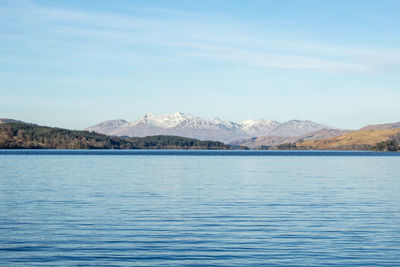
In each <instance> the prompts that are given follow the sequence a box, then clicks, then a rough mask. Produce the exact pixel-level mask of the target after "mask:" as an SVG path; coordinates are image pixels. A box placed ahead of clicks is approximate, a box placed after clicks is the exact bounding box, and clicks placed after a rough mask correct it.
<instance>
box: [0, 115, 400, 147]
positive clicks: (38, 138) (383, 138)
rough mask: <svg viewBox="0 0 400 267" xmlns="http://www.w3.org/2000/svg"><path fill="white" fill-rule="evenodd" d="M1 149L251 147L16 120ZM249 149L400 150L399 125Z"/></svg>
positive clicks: (1, 128) (2, 129) (5, 130)
mask: <svg viewBox="0 0 400 267" xmlns="http://www.w3.org/2000/svg"><path fill="white" fill-rule="evenodd" d="M0 149H186V150H191V149H192V150H200V149H201V150H233V149H235V150H250V148H249V147H247V146H238V145H228V144H224V143H222V142H219V141H202V140H198V139H194V138H186V137H180V136H170V135H157V136H147V137H117V136H108V135H104V134H99V133H96V132H89V131H85V130H83V131H81V130H68V129H62V128H56V127H48V126H39V125H36V124H30V123H25V122H21V121H15V120H7V121H4V120H3V122H2V123H0ZM252 150H337V151H341V150H366V151H385V152H396V151H397V152H400V128H395V129H390V130H387V129H383V130H368V129H367V130H362V131H353V132H348V133H345V134H343V135H340V136H336V137H331V138H325V139H320V140H300V141H298V142H294V143H282V144H278V145H274V146H264V145H261V146H259V147H257V148H252Z"/></svg>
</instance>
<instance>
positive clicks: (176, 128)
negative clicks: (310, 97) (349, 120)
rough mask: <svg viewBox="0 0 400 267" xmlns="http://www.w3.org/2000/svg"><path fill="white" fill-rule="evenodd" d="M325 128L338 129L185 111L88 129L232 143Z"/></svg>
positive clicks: (306, 123) (298, 133) (110, 132)
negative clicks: (208, 116) (235, 119)
mask: <svg viewBox="0 0 400 267" xmlns="http://www.w3.org/2000/svg"><path fill="white" fill-rule="evenodd" d="M324 128H330V129H335V128H334V127H327V126H326V125H322V124H318V123H315V122H312V121H309V120H290V121H287V122H283V123H281V122H278V121H275V120H264V119H260V120H254V119H247V120H243V121H241V122H232V121H224V120H221V119H219V118H213V119H204V118H200V117H196V116H193V115H190V114H184V113H182V112H176V113H170V114H163V115H156V114H153V113H151V112H149V113H146V114H145V115H144V116H143V117H142V118H139V119H137V120H135V121H132V122H127V121H126V120H109V121H105V122H102V123H99V124H96V125H94V126H91V127H88V128H86V129H85V130H87V131H94V132H97V133H103V134H108V135H116V136H131V137H134V136H137V137H141V136H149V135H159V134H167V135H177V136H183V137H190V138H197V139H200V140H217V141H221V142H227V143H229V142H232V141H235V140H239V139H245V138H250V137H257V136H266V135H276V136H282V137H290V136H298V135H303V134H306V133H309V132H313V131H317V130H322V129H324Z"/></svg>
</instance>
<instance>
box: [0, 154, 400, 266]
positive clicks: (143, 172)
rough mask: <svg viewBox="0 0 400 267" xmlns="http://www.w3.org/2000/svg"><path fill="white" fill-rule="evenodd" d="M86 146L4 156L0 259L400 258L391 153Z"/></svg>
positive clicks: (352, 261)
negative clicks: (119, 149)
mask: <svg viewBox="0 0 400 267" xmlns="http://www.w3.org/2000/svg"><path fill="white" fill-rule="evenodd" d="M25 152H26V151H25ZM91 153H92V152H87V153H86V152H85V153H83V154H79V153H75V154H68V153H64V154H60V152H57V153H51V151H47V152H46V154H45V155H43V153H41V152H40V151H39V152H32V153H31V154H20V153H14V152H9V153H8V152H7V151H3V152H1V153H0V266H15V265H16V266H20V265H29V266H32V265H51V266H54V265H82V266H88V265H93V266H101V265H115V266H120V265H141V266H143V265H149V266H155V265H164V266H165V265H170V266H176V265H194V264H199V265H215V266H218V265H226V266H232V265H234V266H249V265H252V266H255V265H285V266H287V265H293V266H301V265H304V266H310V265H337V266H344V265H349V266H354V265H374V266H376V265H397V266H399V265H400V157H398V156H393V154H390V155H389V156H387V155H388V154H382V153H377V154H368V155H362V154H353V155H350V154H340V153H339V154H329V155H324V154H318V153H317V154H307V153H305V154H306V155H303V154H295V153H292V154H287V155H282V154H279V155H278V154H276V155H274V154H265V155H261V154H257V155H254V154H251V153H250V154H246V152H241V153H236V154H229V155H230V156H229V157H228V156H226V155H221V154H218V153H215V154H213V153H212V152H207V153H204V154H201V153H200V154H196V152H191V153H194V154H190V153H189V154H179V152H174V151H172V152H170V153H163V154H157V153H155V154H154V153H142V154H126V153H124V152H123V151H122V152H112V153H108V152H104V153H99V152H97V154H96V153H95V154H91ZM93 153H94V152H93ZM226 153H235V152H226ZM311 153H312V152H311ZM347 153H352V152H347ZM193 155H197V156H193ZM349 155H350V156H349Z"/></svg>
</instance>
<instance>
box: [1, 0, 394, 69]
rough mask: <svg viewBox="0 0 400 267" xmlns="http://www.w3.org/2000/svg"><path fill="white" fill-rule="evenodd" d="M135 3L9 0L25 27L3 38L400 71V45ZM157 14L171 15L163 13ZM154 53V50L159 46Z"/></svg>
mask: <svg viewBox="0 0 400 267" xmlns="http://www.w3.org/2000/svg"><path fill="white" fill-rule="evenodd" d="M130 10H132V13H131V14H130V15H121V14H115V13H104V12H88V11H82V10H71V9H62V8H54V7H48V6H41V5H39V4H36V3H33V2H30V1H23V2H18V3H15V2H8V4H7V5H6V6H5V7H4V8H2V11H0V12H1V13H0V14H1V16H0V17H3V21H5V23H6V25H10V24H12V25H14V26H15V28H16V29H18V31H17V32H6V33H3V34H1V35H0V37H1V38H2V39H10V38H16V37H18V38H21V39H25V41H26V42H27V44H28V43H31V42H36V43H42V44H46V43H47V44H49V43H51V44H52V45H53V47H54V46H56V47H57V46H58V47H64V46H65V45H66V44H68V43H71V44H72V45H75V46H76V48H77V49H79V48H81V49H84V48H85V44H87V43H88V42H97V44H96V49H98V50H99V51H98V54H102V53H104V49H110V48H109V47H110V46H106V45H105V43H108V44H109V43H112V44H114V45H117V46H116V47H118V45H121V46H124V49H121V50H120V51H114V52H113V54H114V56H115V58H117V59H118V58H121V57H122V56H119V55H118V54H120V55H122V54H124V53H129V54H130V55H133V54H135V53H138V54H139V53H140V56H141V57H143V56H144V55H143V52H142V51H143V50H145V49H143V48H146V47H153V48H157V47H159V48H170V50H169V51H168V56H171V60H175V59H173V58H174V57H179V58H181V59H182V60H186V61H190V60H193V59H195V58H204V59H208V60H213V61H226V62H231V63H232V64H241V65H246V66H252V67H260V68H278V69H296V70H306V71H313V72H323V73H356V74H366V73H368V74H370V73H398V72H400V51H399V50H393V49H392V50H384V49H380V50H377V49H368V48H361V49H360V48H355V47H346V46H333V45H330V44H324V43H318V42H309V41H307V40H287V39H285V38H282V39H276V37H274V38H272V37H271V38H268V37H266V36H265V35H262V34H260V35H257V31H252V33H248V32H246V30H245V29H246V26H243V25H235V24H232V21H229V23H228V22H225V21H223V20H222V21H220V23H218V24H215V23H210V22H208V19H209V18H208V17H205V16H202V15H201V14H193V13H189V12H183V11H179V10H171V9H161V8H143V7H140V8H139V7H130ZM154 13H156V14H158V13H159V14H167V15H169V17H168V18H163V17H162V16H161V17H157V16H154ZM234 23H236V22H234ZM4 27H6V26H4ZM37 49H40V48H37ZM90 49H93V46H91V47H90ZM107 51H108V50H107ZM91 52H92V53H94V54H95V51H91ZM0 53H1V51H0ZM147 53H148V54H149V56H150V55H151V53H152V52H151V51H150V52H147ZM152 56H153V57H154V55H152ZM161 57H165V56H161ZM164 59H165V58H164ZM16 60H17V59H16Z"/></svg>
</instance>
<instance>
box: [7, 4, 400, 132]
mask: <svg viewBox="0 0 400 267" xmlns="http://www.w3.org/2000/svg"><path fill="white" fill-rule="evenodd" d="M399 13H400V1H397V0H394V1H385V0H380V1H368V0H359V1H357V0H352V1H347V0H325V1H322V0H320V1H311V0H310V1H295V0H293V1H291V0H290V1H289V0H287V1H285V0H282V1H267V0H260V1H256V0H251V1H247V0H243V1H235V0H231V1H223V0H217V1H216V0H209V1H207V0H202V1H195V0H187V1H161V0H160V1H151V0H147V1H117V0H113V1H111V0H108V1H105V0H97V1H91V0H68V1H50V0H47V1H45V0H37V1H25V0H19V1H15V0H0V117H3V118H13V119H19V120H23V121H27V122H34V123H38V124H41V125H48V126H57V127H64V128H70V129H83V128H86V127H88V126H91V125H94V124H97V123H100V122H102V121H105V120H110V119H125V120H128V121H134V120H136V119H138V118H140V117H142V116H143V115H144V114H145V113H148V112H153V113H156V114H165V113H174V112H183V113H188V114H192V115H195V116H199V117H203V118H214V117H218V118H221V119H223V120H230V121H236V122H238V121H241V120H245V119H248V118H252V119H274V120H278V121H281V122H284V121H287V120H291V119H302V120H312V121H315V122H319V123H325V124H328V125H332V126H335V127H339V128H345V129H357V128H360V127H362V126H365V125H367V124H376V123H388V122H397V121H400V16H399V15H398V14H399Z"/></svg>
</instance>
